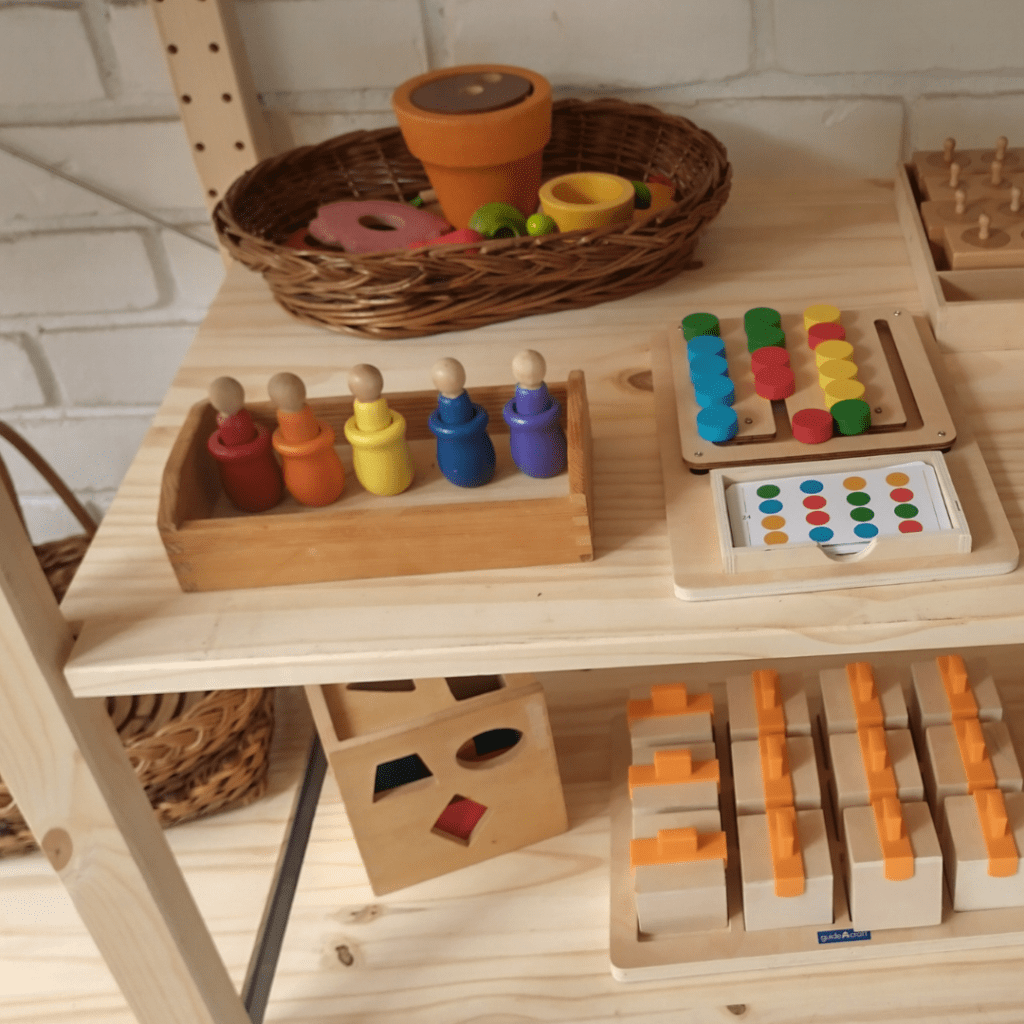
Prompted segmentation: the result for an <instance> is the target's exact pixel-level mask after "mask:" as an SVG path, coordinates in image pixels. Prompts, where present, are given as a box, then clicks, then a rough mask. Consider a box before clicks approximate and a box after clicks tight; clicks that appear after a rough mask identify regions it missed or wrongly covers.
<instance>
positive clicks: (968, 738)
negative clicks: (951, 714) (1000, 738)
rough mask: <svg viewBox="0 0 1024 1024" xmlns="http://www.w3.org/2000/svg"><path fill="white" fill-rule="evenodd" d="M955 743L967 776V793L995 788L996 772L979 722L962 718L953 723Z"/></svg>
mask: <svg viewBox="0 0 1024 1024" xmlns="http://www.w3.org/2000/svg"><path fill="white" fill-rule="evenodd" d="M953 731H954V732H955V733H956V743H957V746H958V747H959V748H960V760H961V761H962V762H963V765H964V775H966V776H967V792H968V793H974V792H977V790H979V789H995V788H996V772H995V769H994V768H993V767H992V761H991V759H990V758H989V756H988V750H987V749H986V747H985V736H984V734H983V733H982V731H981V722H979V721H978V719H976V718H962V719H959V720H956V721H954V722H953Z"/></svg>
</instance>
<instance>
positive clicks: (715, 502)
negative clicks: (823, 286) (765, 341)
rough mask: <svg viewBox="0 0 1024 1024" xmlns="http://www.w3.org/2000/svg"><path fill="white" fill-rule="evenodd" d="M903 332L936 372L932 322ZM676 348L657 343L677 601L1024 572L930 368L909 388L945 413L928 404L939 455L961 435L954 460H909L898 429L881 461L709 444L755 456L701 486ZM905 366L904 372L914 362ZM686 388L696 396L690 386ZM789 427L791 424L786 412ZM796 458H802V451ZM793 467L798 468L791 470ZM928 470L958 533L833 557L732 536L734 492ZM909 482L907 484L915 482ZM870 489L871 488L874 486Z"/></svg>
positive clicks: (874, 544)
mask: <svg viewBox="0 0 1024 1024" xmlns="http://www.w3.org/2000/svg"><path fill="white" fill-rule="evenodd" d="M843 315H844V317H845V316H846V314H843ZM873 322H874V320H873V319H872V323H873ZM899 322H900V323H901V324H902V325H904V326H905V327H910V328H911V329H912V330H914V331H915V337H916V343H911V342H910V341H909V337H910V335H909V332H908V331H907V330H905V329H904V327H901V328H900V331H899V333H900V335H901V337H903V338H904V342H903V344H904V350H907V349H914V350H915V351H916V353H917V355H916V358H918V360H923V361H924V363H928V355H927V351H926V348H925V344H926V341H925V335H927V333H928V328H927V325H926V324H924V323H923V322H922V323H920V324H917V325H915V324H914V323H913V321H912V318H911V317H910V316H909V315H906V316H905V317H901V318H900V319H899ZM728 324H729V321H725V324H724V325H723V331H728V329H729V328H728ZM800 333H801V332H800V331H794V334H793V338H792V347H794V348H795V347H797V346H799V345H803V346H804V348H806V347H807V345H806V341H805V340H799V335H800ZM929 343H930V344H934V342H929ZM673 346H678V342H677V341H676V332H675V331H674V330H673V331H666V332H665V334H664V335H662V336H661V337H660V338H654V339H652V345H651V364H652V370H653V380H654V397H655V413H656V418H657V426H658V439H659V448H660V455H661V468H662V478H663V481H664V485H665V509H666V518H667V520H668V535H669V547H670V550H671V554H672V569H673V584H674V589H675V594H676V596H677V597H679V598H681V599H683V600H690V601H711V600H722V599H727V598H734V597H750V596H761V595H775V594H787V593H807V592H811V591H817V590H836V589H843V588H850V587H864V586H878V585H888V584H896V583H916V582H925V581H930V580H941V579H955V578H958V577H973V576H989V575H999V574H1002V573H1007V572H1010V571H1012V570H1013V569H1014V568H1015V567H1016V565H1017V560H1018V557H1019V549H1018V546H1017V540H1016V538H1015V536H1014V533H1013V530H1012V529H1011V527H1010V524H1009V521H1008V520H1007V518H1006V514H1005V513H1004V511H1003V509H1002V506H1001V504H1000V501H999V496H998V494H997V492H996V489H995V486H994V485H993V483H992V480H991V477H990V476H989V473H988V469H987V467H986V466H985V462H984V459H983V457H982V455H981V451H980V449H979V448H978V445H977V442H975V441H974V439H973V438H972V437H971V436H970V435H969V434H968V433H967V432H966V431H965V430H964V429H963V426H962V425H961V424H957V425H956V426H955V427H954V426H953V417H952V414H951V413H950V412H949V411H948V409H947V406H946V403H945V402H944V401H942V395H941V392H940V391H939V386H938V383H937V380H936V378H935V376H934V374H933V372H932V371H931V369H929V370H928V372H927V374H926V373H925V372H924V370H923V368H922V369H921V372H920V373H915V374H914V376H913V378H912V376H911V375H910V374H907V380H908V381H911V380H912V379H914V378H917V379H918V380H919V381H924V382H925V383H924V385H923V387H924V390H925V391H926V392H928V393H929V394H931V395H932V396H933V397H935V402H931V401H930V402H929V404H930V406H931V407H932V408H933V409H934V410H939V411H937V412H936V416H938V417H939V422H941V423H943V424H944V426H942V427H941V428H939V429H936V430H935V433H934V435H933V437H932V439H931V443H932V448H933V449H934V448H936V447H938V446H940V445H945V443H946V442H947V441H949V440H950V439H951V438H952V437H954V436H956V444H955V445H954V446H953V447H952V449H951V450H949V451H948V452H945V453H942V452H938V451H935V450H927V449H925V450H920V451H910V452H907V451H904V450H903V449H902V448H901V447H900V445H899V438H900V437H901V436H904V435H905V431H903V432H901V431H900V430H894V431H889V432H884V433H880V434H878V435H877V437H878V438H882V439H885V440H886V443H892V451H891V452H890V453H889V454H881V455H867V454H863V453H857V452H853V453H851V452H850V451H849V450H848V449H847V442H850V441H870V440H871V438H872V435H860V436H859V437H852V438H845V437H844V438H834V439H832V441H830V442H825V443H823V444H820V445H803V444H800V443H799V442H798V441H795V440H793V439H792V438H790V439H789V440H788V441H784V442H781V441H778V440H775V441H771V442H767V443H765V444H764V445H762V443H761V442H759V441H751V442H749V443H741V444H734V443H733V442H729V443H728V444H725V445H714V444H708V443H706V442H703V441H702V442H701V445H702V447H701V448H700V449H697V450H698V451H701V452H703V451H704V449H717V448H721V449H727V450H728V451H729V457H730V458H733V457H734V456H735V457H736V458H737V459H741V458H743V457H745V455H752V456H753V457H751V458H750V459H748V461H747V462H746V463H744V462H742V461H736V462H735V463H734V464H731V465H726V466H725V467H723V468H720V469H713V470H711V472H710V473H708V474H703V475H702V474H700V473H698V472H696V471H694V472H691V469H692V466H690V465H688V464H687V463H686V462H685V461H684V459H683V451H682V447H681V437H682V432H681V430H680V426H679V419H680V417H681V416H683V415H686V414H687V412H686V408H685V405H684V403H682V402H680V401H678V391H679V387H678V381H677V378H676V374H675V371H674V369H673V356H672V352H671V348H672V347H673ZM811 354H813V353H811ZM901 360H902V356H901ZM900 365H902V366H904V367H905V365H906V362H905V360H904V361H902V362H901V364H900ZM929 366H930V364H929ZM686 387H687V388H689V389H690V390H692V387H691V385H690V383H689V381H687V382H686ZM936 396H937V397H936ZM758 400H759V401H763V400H761V399H758ZM912 403H913V404H912ZM765 404H768V403H765ZM903 406H904V409H907V408H908V406H909V407H910V408H919V406H918V405H917V404H916V403H914V400H913V397H911V398H910V399H909V400H905V401H904V402H903ZM780 422H781V423H785V422H786V421H785V417H782V416H781V413H780ZM909 422H910V420H909V419H908V423H909ZM915 422H917V421H916V420H915ZM920 422H922V423H923V421H920ZM923 429H924V428H923V426H919V427H918V428H917V430H916V432H914V433H917V434H918V435H920V432H921V431H922V430H923ZM829 444H838V445H839V446H840V448H841V449H842V450H841V451H840V452H839V455H841V456H842V458H833V459H827V458H824V456H826V454H827V452H828V447H827V446H828V445H829ZM762 448H767V449H769V450H773V451H776V452H777V453H781V456H782V457H781V459H780V460H779V461H778V462H768V463H767V464H766V463H763V462H760V461H759V458H758V457H757V456H758V453H760V451H761V450H762ZM797 449H799V450H800V451H799V452H797ZM800 455H802V457H803V458H804V459H812V460H813V461H809V462H806V463H800V462H798V461H796V459H797V458H798V457H799V456H800ZM718 458H719V454H717V453H716V455H714V456H710V457H709V459H708V461H709V462H715V461H716V460H717V459H718ZM789 460H793V461H792V463H791V464H790V462H789ZM922 464H923V465H924V466H926V467H929V468H928V470H927V473H928V474H929V478H930V479H931V474H934V478H933V482H932V483H931V484H930V485H929V486H930V488H931V493H932V494H934V493H939V494H941V496H942V505H943V507H944V513H945V515H948V518H949V524H950V528H949V529H942V530H932V531H924V530H922V531H919V532H917V533H911V534H903V533H901V532H895V533H891V534H890V535H888V536H886V535H883V534H882V533H881V532H880V533H879V535H878V536H876V537H875V538H874V539H872V540H870V541H868V543H867V544H866V545H865V546H864V547H861V548H859V549H850V550H846V551H844V550H842V549H839V550H834V549H832V548H830V547H828V546H826V543H825V542H817V541H816V540H815V538H814V537H811V536H810V534H809V533H808V534H807V536H806V537H804V538H803V540H804V541H805V542H804V543H799V544H797V543H785V544H775V545H767V544H759V545H757V546H751V545H750V544H747V543H743V542H742V539H740V538H738V537H736V536H734V531H733V528H732V523H731V521H730V518H729V514H728V504H727V501H726V498H725V493H726V490H727V488H729V487H730V486H732V485H734V484H746V483H749V482H750V481H766V480H768V478H769V477H771V478H772V481H771V482H773V483H775V484H776V485H777V486H778V485H779V480H782V479H789V478H800V479H806V478H807V477H809V476H810V475H812V474H813V475H815V476H818V475H819V474H825V473H828V474H837V475H838V477H839V483H840V485H842V482H843V481H844V480H847V479H849V478H853V477H861V476H864V474H865V472H871V473H875V472H881V473H882V479H883V480H884V478H885V476H886V475H888V472H905V468H904V469H900V468H899V467H901V466H902V467H906V466H908V465H913V466H918V467H919V466H920V465H922ZM886 470H887V472H885V471H886ZM917 471H918V470H915V472H917ZM906 475H908V477H909V474H906ZM776 478H778V479H776ZM864 479H865V480H867V477H864ZM840 489H842V488H841V486H840ZM915 495H916V492H915ZM802 500H803V499H802ZM858 500H863V499H862V498H858ZM886 500H888V498H886ZM893 500H895V499H893ZM889 505H890V511H895V509H894V508H893V507H892V502H890V503H889ZM872 507H873V506H872ZM936 511H942V510H939V509H936ZM801 512H802V510H801ZM802 518H803V517H802V516H801V519H800V521H802ZM890 525H892V524H890ZM787 536H788V535H787ZM762 539H763V538H762Z"/></svg>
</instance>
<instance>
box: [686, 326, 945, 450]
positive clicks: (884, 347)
mask: <svg viewBox="0 0 1024 1024" xmlns="http://www.w3.org/2000/svg"><path fill="white" fill-rule="evenodd" d="M842 324H843V326H844V327H845V329H846V340H847V341H848V342H849V343H850V344H851V345H852V346H853V355H852V356H851V357H850V358H851V359H852V361H853V362H854V363H855V364H856V365H857V368H858V374H857V379H858V380H860V381H861V383H863V384H864V387H865V394H864V400H865V401H866V402H868V404H869V405H870V406H871V427H870V428H869V430H868V431H867V432H866V433H864V434H857V435H853V436H848V437H844V436H841V435H838V434H837V435H835V436H834V437H833V438H832V439H831V440H829V441H825V442H824V443H822V444H816V445H806V444H801V443H800V442H799V441H797V440H795V439H794V437H793V432H792V429H791V427H790V420H791V419H792V417H793V415H794V414H795V413H796V412H799V411H800V410H801V409H824V408H825V407H826V406H825V395H824V392H823V391H822V389H821V386H820V384H819V382H818V370H817V366H816V364H815V357H814V351H813V349H811V348H810V346H809V345H808V344H807V332H806V330H805V329H804V326H803V314H802V313H799V312H797V313H787V314H783V316H782V329H783V330H784V331H785V334H786V351H787V352H788V353H789V358H790V366H791V367H792V370H793V374H794V376H795V377H796V391H795V392H794V394H793V395H792V397H790V398H787V399H786V400H785V401H784V402H781V401H780V402H769V401H767V400H766V399H764V398H761V397H760V396H759V395H758V394H757V393H756V392H755V391H754V374H753V371H752V369H751V361H750V354H749V353H748V351H747V343H746V335H745V332H744V329H743V321H742V319H740V318H735V317H734V318H725V319H723V320H721V321H720V325H721V337H722V341H723V342H724V343H725V351H726V358H727V360H728V363H729V376H730V378H731V379H732V381H733V383H734V385H735V388H736V401H735V403H734V405H733V408H734V409H735V411H736V415H737V416H738V417H739V432H738V433H737V435H736V437H735V438H734V439H733V440H732V441H727V442H725V443H724V444H709V443H708V442H707V441H704V440H703V439H702V438H701V437H700V435H699V434H698V433H697V413H698V412H700V406H699V405H698V404H697V400H696V398H695V396H694V389H693V384H692V383H691V381H690V373H689V363H688V360H687V357H686V342H685V341H684V340H683V337H682V333H681V332H676V333H675V334H673V335H672V339H671V342H670V346H669V348H670V353H671V360H672V375H673V380H674V381H675V389H676V399H677V402H678V416H679V440H680V448H681V451H682V458H683V461H684V462H686V463H687V465H689V466H691V467H693V468H695V469H712V468H714V467H716V466H735V465H748V464H749V463H752V462H784V461H790V460H797V459H811V458H814V459H825V458H838V457H841V456H844V455H850V454H853V453H857V454H861V455H873V454H878V453H881V452H889V451H914V450H920V449H926V448H943V449H945V448H949V447H950V446H951V445H952V444H953V442H954V440H955V439H956V428H955V427H954V426H953V420H952V417H951V416H950V415H949V410H948V409H947V408H946V403H945V400H944V399H943V397H942V392H941V390H940V389H939V386H938V383H937V382H936V380H935V374H934V373H933V372H932V368H931V364H930V363H929V362H928V357H927V356H926V355H925V353H924V349H923V347H922V344H921V336H920V334H919V333H918V331H917V328H916V327H915V325H914V319H913V317H912V316H911V315H910V314H909V313H907V312H906V311H904V310H892V309H873V310H872V309H868V310H843V312H842Z"/></svg>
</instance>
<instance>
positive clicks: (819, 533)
mask: <svg viewBox="0 0 1024 1024" xmlns="http://www.w3.org/2000/svg"><path fill="white" fill-rule="evenodd" d="M807 536H808V537H810V539H811V540H813V541H814V542H815V544H824V543H825V542H826V541H829V540H831V539H832V538H833V537H834V536H835V534H833V532H832V531H831V530H830V529H829V528H828V527H827V526H816V527H815V528H814V529H813V530H811V532H810V533H809V534H807Z"/></svg>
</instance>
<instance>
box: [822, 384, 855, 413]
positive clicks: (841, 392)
mask: <svg viewBox="0 0 1024 1024" xmlns="http://www.w3.org/2000/svg"><path fill="white" fill-rule="evenodd" d="M822 390H823V391H824V392H825V408H826V409H831V408H832V406H833V405H835V404H836V402H845V401H846V399H848V398H863V397H864V385H863V384H861V382H860V381H859V380H830V381H829V382H828V383H827V384H826V385H825V386H824V387H823V388H822Z"/></svg>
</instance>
